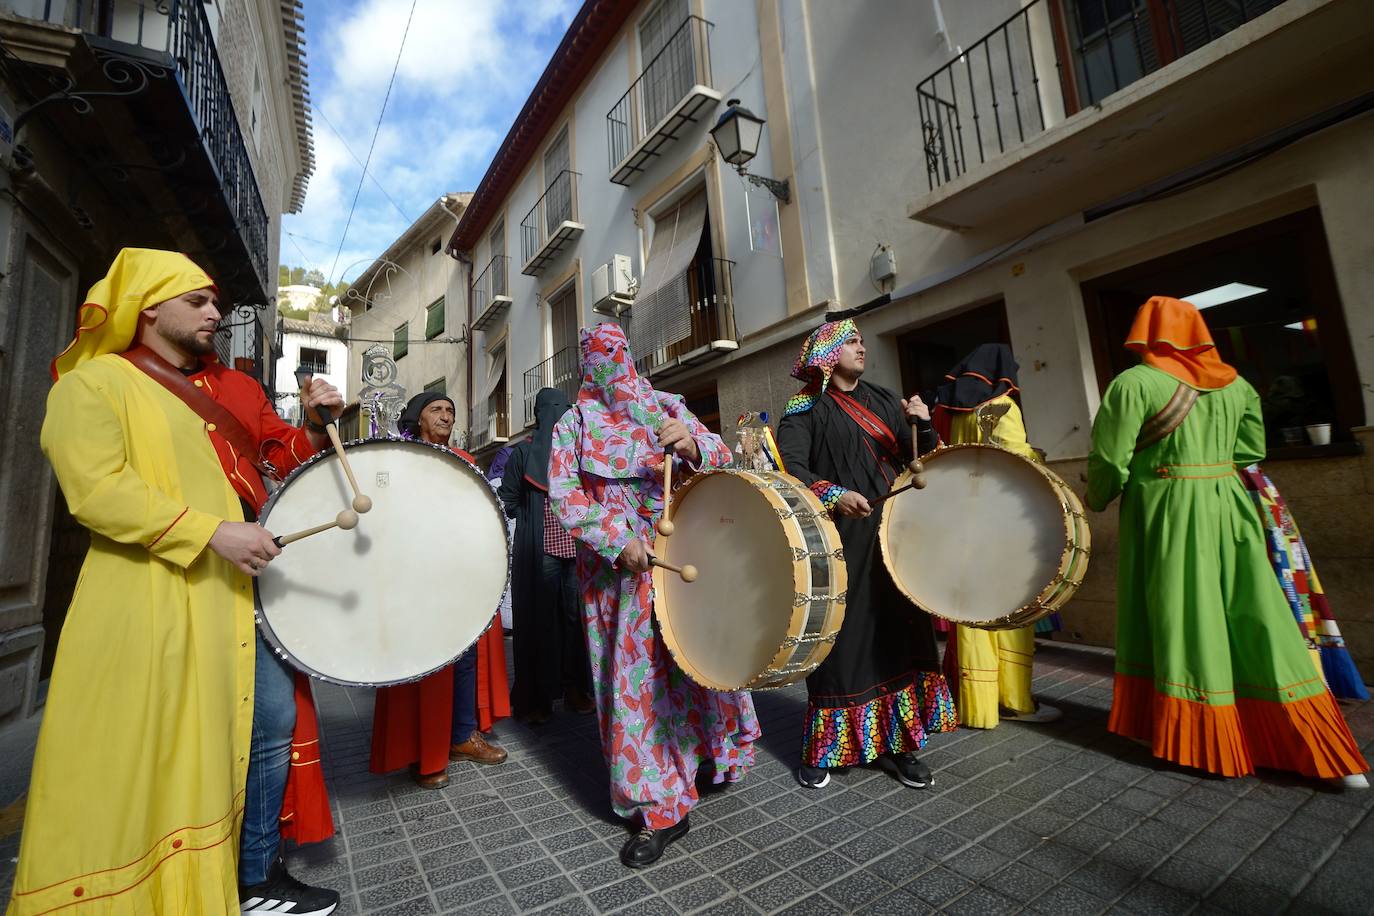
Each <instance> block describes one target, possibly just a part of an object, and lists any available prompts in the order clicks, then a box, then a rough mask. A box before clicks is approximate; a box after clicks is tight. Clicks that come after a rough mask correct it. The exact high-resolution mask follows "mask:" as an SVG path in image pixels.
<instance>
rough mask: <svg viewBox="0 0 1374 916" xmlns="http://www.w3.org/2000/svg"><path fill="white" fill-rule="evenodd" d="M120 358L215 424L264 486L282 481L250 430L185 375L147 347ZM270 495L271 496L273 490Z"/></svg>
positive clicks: (139, 348) (205, 419)
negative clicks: (269, 482) (252, 468)
mask: <svg viewBox="0 0 1374 916" xmlns="http://www.w3.org/2000/svg"><path fill="white" fill-rule="evenodd" d="M119 355H120V356H122V357H124V358H125V359H127V360H128V361H129V362H131V363H133V364H134V365H135V366H137V367H138V368H139V369H141V370H143V374H144V375H146V376H148V378H150V379H152V380H153V381H155V382H157V383H158V384H159V385H161V386H162V387H163V388H166V389H167V390H168V391H170V392H171V393H172V394H174V395H176V396H177V397H178V398H180V399H181V402H182V403H183V404H185V405H186V406H187V407H189V408H191V409H192V410H193V411H195V413H196V416H198V417H200V418H201V419H202V420H204V421H205V422H206V423H210V424H213V425H214V428H215V432H217V433H219V434H220V435H221V436H223V437H224V440H225V441H226V442H228V443H229V444H230V445H231V446H233V448H234V451H236V452H238V453H239V454H240V455H242V456H243V457H245V458H247V459H248V461H249V462H250V463H252V465H253V467H255V468H257V471H258V473H259V474H261V475H262V477H263V481H264V486H266V481H275V480H278V479H279V478H278V475H277V472H276V469H275V468H273V467H271V466H270V465H268V464H267V463H266V462H264V461H263V460H262V456H261V453H260V450H259V449H258V445H257V443H255V442H254V441H253V437H252V435H250V434H249V432H248V430H246V429H244V428H243V424H242V423H240V422H239V420H238V417H235V416H234V415H233V414H232V413H230V412H229V411H228V410H227V409H226V408H225V407H224V406H223V405H221V404H220V403H219V402H218V401H216V400H215V399H214V398H212V397H210V396H209V395H208V394H206V393H205V392H204V391H202V390H200V389H199V388H197V387H196V386H195V385H194V384H192V382H191V380H190V379H188V378H187V377H186V376H184V375H182V374H181V372H180V371H178V370H177V368H176V367H175V366H173V365H171V364H170V363H168V362H167V361H166V360H164V359H163V358H162V357H160V356H158V355H157V354H156V353H154V352H153V351H152V350H150V349H148V348H147V347H134V348H133V349H132V350H125V351H124V352H123V353H121V354H119ZM268 492H269V493H270V492H271V488H270V487H268Z"/></svg>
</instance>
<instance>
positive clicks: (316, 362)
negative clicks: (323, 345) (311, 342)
mask: <svg viewBox="0 0 1374 916" xmlns="http://www.w3.org/2000/svg"><path fill="white" fill-rule="evenodd" d="M300 360H301V368H302V369H309V370H310V371H311V372H313V373H314V374H315V375H328V374H329V352H328V351H326V350H317V349H315V348H314V347H301V355H300Z"/></svg>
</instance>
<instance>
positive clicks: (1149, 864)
mask: <svg viewBox="0 0 1374 916" xmlns="http://www.w3.org/2000/svg"><path fill="white" fill-rule="evenodd" d="M1036 674H1037V677H1036V680H1035V687H1036V692H1037V693H1038V695H1040V696H1041V697H1042V698H1044V699H1046V700H1048V701H1049V702H1052V703H1054V704H1055V705H1057V706H1059V707H1060V708H1062V709H1063V710H1064V713H1065V717H1064V719H1063V720H1062V721H1060V722H1057V723H1054V724H1052V725H1047V726H1045V725H1041V726H1036V725H1026V724H1019V723H1004V724H1003V725H1001V726H999V727H998V728H996V729H994V730H992V731H972V730H961V731H959V732H956V733H954V734H952V735H942V736H938V737H936V738H935V739H934V740H932V742H931V745H930V747H929V748H927V751H926V753H925V755H924V759H926V760H927V761H928V762H929V763H930V764H931V766H932V767H933V768H934V769H935V773H936V782H935V786H934V787H933V788H931V789H928V790H925V791H916V790H911V789H906V788H904V787H902V786H901V785H900V784H899V783H898V782H896V780H895V779H893V778H892V777H891V776H889V775H887V774H885V773H881V772H876V771H869V770H852V771H849V772H847V773H843V774H840V775H839V776H838V777H837V778H836V779H834V780H832V781H831V785H830V786H829V787H827V788H826V789H824V790H821V791H808V790H804V789H802V788H800V787H799V786H797V784H796V783H795V782H794V781H793V779H792V775H791V766H792V762H793V760H794V758H795V756H796V754H797V749H798V738H799V735H800V730H801V720H802V716H803V713H804V711H805V705H806V695H805V689H804V688H803V687H800V686H797V687H793V688H789V689H787V690H783V691H776V692H771V693H758V694H755V702H756V704H757V706H758V710H759V716H760V719H761V720H762V723H763V730H764V737H763V741H762V747H761V750H760V754H759V760H758V765H757V766H756V767H755V769H754V770H753V771H751V773H750V774H749V776H748V777H746V779H745V780H744V781H743V782H742V783H740V784H739V785H737V786H735V787H732V788H731V789H729V790H727V791H725V792H723V793H720V794H714V795H711V796H708V797H707V798H706V799H705V800H704V801H703V802H702V804H701V805H700V806H699V807H698V808H697V810H696V811H695V812H694V813H693V815H692V830H691V833H690V834H689V835H688V836H687V837H686V838H684V839H683V840H681V841H679V842H678V843H677V844H675V845H674V846H672V847H670V849H669V851H668V853H667V854H666V855H665V856H664V858H663V860H662V861H661V862H660V863H659V864H658V865H656V866H655V867H653V868H650V869H646V870H644V871H640V872H632V871H630V870H629V869H626V868H624V867H623V866H621V865H620V863H619V861H618V859H617V857H616V856H617V851H618V849H619V847H620V844H621V843H622V842H623V840H624V838H625V837H626V836H627V834H626V832H625V828H624V827H623V826H621V825H620V824H618V823H616V822H615V821H614V819H613V818H612V817H611V816H610V814H609V806H608V801H607V789H606V775H605V765H604V763H603V762H602V759H601V754H600V750H599V745H598V741H597V736H596V727H595V724H594V722H593V720H592V718H591V717H589V716H574V715H571V714H564V713H561V712H560V713H557V714H555V715H554V716H553V717H552V718H551V719H550V720H549V722H548V723H547V724H546V725H543V726H540V727H537V728H527V727H525V726H522V725H519V724H515V723H510V722H503V723H501V724H500V725H498V726H497V729H496V731H497V735H498V738H499V739H500V741H501V742H502V743H503V744H504V745H505V746H506V747H507V748H508V749H509V750H510V752H511V759H510V761H509V762H507V763H506V764H503V765H501V766H497V767H480V766H477V765H475V764H470V763H463V764H455V765H454V766H453V767H452V769H451V771H450V773H451V775H452V777H453V781H452V783H451V784H450V786H449V787H448V788H447V789H444V790H440V791H423V790H420V789H418V788H416V787H415V786H414V785H413V784H412V783H411V782H410V780H409V779H408V778H407V777H406V776H405V775H404V774H397V775H392V776H387V777H378V776H373V775H371V774H369V773H368V772H367V757H368V746H369V740H370V729H371V712H372V697H371V694H370V692H368V691H362V690H344V689H341V688H334V687H327V686H325V687H320V688H319V689H318V698H319V702H320V707H321V714H322V724H323V728H324V743H325V762H326V768H327V773H328V776H329V781H330V787H331V789H332V791H333V801H334V805H335V811H336V818H337V821H338V825H339V828H340V830H339V835H338V836H336V837H335V838H334V839H333V840H331V841H330V842H329V843H325V844H320V845H318V846H314V847H306V848H304V849H301V850H297V851H295V852H293V853H292V854H291V855H290V857H289V859H290V863H291V868H292V870H293V872H295V873H296V874H297V875H298V876H300V877H301V878H304V879H306V880H310V881H314V882H318V883H321V884H327V885H329V886H332V887H335V888H338V889H339V890H341V891H342V892H343V895H344V906H343V907H341V908H340V909H341V912H347V913H395V914H410V913H436V912H444V913H447V912H472V913H481V914H498V913H517V912H534V911H538V912H541V913H549V914H554V913H609V912H619V911H624V912H626V913H634V914H636V916H638V914H641V913H691V912H704V913H710V914H713V916H714V914H733V913H777V912H785V913H789V914H791V913H795V914H828V913H851V912H858V913H873V914H879V913H894V914H913V913H926V912H936V911H941V912H947V913H968V914H990V913H1015V912H1020V911H1025V912H1030V913H1048V914H1079V913H1083V914H1091V913H1100V912H1129V913H1144V914H1150V913H1167V914H1174V913H1187V912H1197V913H1222V912H1231V913H1240V914H1263V913H1282V912H1285V911H1288V912H1293V913H1302V914H1314V913H1352V914H1353V913H1369V912H1374V867H1371V866H1374V817H1371V815H1370V812H1371V809H1374V791H1366V792H1350V793H1343V792H1340V791H1338V790H1337V791H1330V790H1327V789H1325V788H1323V787H1321V786H1316V785H1313V784H1311V783H1307V782H1304V781H1300V780H1295V779H1289V778H1286V777H1279V776H1266V777H1265V778H1262V779H1256V778H1248V779H1240V780H1219V779H1209V778H1203V777H1199V776H1196V775H1191V774H1189V773H1186V772H1182V771H1180V770H1176V769H1174V768H1171V767H1166V766H1156V765H1155V763H1154V762H1153V760H1152V758H1151V757H1150V756H1149V754H1148V752H1147V751H1146V750H1145V749H1144V748H1142V747H1139V746H1137V745H1135V744H1133V743H1132V742H1129V741H1125V740H1122V739H1119V738H1116V737H1113V736H1110V735H1108V734H1106V731H1105V724H1106V713H1107V709H1108V707H1109V706H1110V704H1111V656H1110V654H1108V653H1105V652H1102V651H1098V650H1091V649H1081V648H1076V647H1068V646H1063V645H1055V644H1046V643H1041V644H1040V646H1039V649H1038V652H1037V658H1036ZM1344 709H1345V713H1346V716H1347V717H1348V719H1349V721H1350V724H1351V727H1352V728H1353V729H1354V731H1355V733H1356V735H1357V737H1358V738H1359V739H1360V742H1361V744H1362V746H1363V747H1364V748H1365V753H1366V756H1369V755H1370V754H1371V751H1374V704H1364V705H1351V706H1346V707H1344ZM3 738H4V735H3V733H0V746H3ZM9 766H10V764H9V759H8V755H6V757H5V758H4V759H3V761H0V769H5V768H8V767H9ZM2 784H3V782H0V785H2ZM7 801H8V799H5V798H0V807H3V804H5V803H7ZM14 844H15V838H13V837H11V838H9V839H0V856H3V857H2V858H0V889H3V892H4V893H6V894H7V888H8V884H9V882H10V881H11V879H12V875H13V868H14V865H13V861H12V859H13V855H14V851H13V850H14V848H15V847H14Z"/></svg>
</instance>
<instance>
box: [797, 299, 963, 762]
mask: <svg viewBox="0 0 1374 916" xmlns="http://www.w3.org/2000/svg"><path fill="white" fill-rule="evenodd" d="M864 357H865V353H864V345H863V337H862V336H861V335H860V334H859V330H858V328H857V327H856V326H855V325H854V322H853V321H852V320H850V319H845V320H843V321H832V322H828V323H826V324H823V325H821V327H819V328H817V329H816V331H815V332H813V333H812V334H811V336H810V337H809V338H807V340H806V343H805V344H804V345H803V346H802V351H801V355H800V356H799V357H798V359H797V363H796V365H795V366H793V368H792V375H793V376H795V377H796V378H799V379H801V380H803V381H805V382H806V387H804V388H803V389H802V390H801V391H800V392H798V393H797V394H796V395H794V396H793V397H792V399H791V400H789V401H788V402H787V409H786V411H785V415H784V417H783V420H782V423H781V424H779V427H778V449H779V451H780V452H781V453H782V460H783V465H784V468H785V470H786V472H787V473H788V474H791V475H792V476H793V477H796V478H797V479H799V480H800V481H801V482H802V483H804V484H806V485H807V486H808V487H810V488H811V490H812V492H813V493H815V494H816V496H817V497H818V498H819V499H820V500H821V502H822V503H823V504H824V505H825V507H826V509H828V510H829V511H830V514H831V517H832V518H833V519H834V521H835V527H836V528H838V529H839V532H840V540H841V542H842V544H843V546H844V556H845V563H846V565H847V566H848V571H849V593H848V601H847V604H846V607H845V617H844V625H843V626H842V627H841V628H840V634H839V637H838V638H837V639H836V640H835V648H834V649H833V650H832V651H831V653H830V655H829V656H828V657H827V658H826V660H825V661H824V662H823V663H822V664H821V666H820V667H819V668H817V669H816V670H815V671H814V672H813V673H812V674H811V676H810V677H808V678H807V679H806V688H807V694H808V708H807V718H806V731H805V734H804V735H803V738H802V759H801V766H800V767H799V768H798V770H797V774H796V775H797V781H798V782H800V783H801V784H802V785H803V786H806V787H807V788H812V789H820V788H823V787H824V786H826V785H827V784H828V783H829V782H830V772H829V771H830V770H832V769H835V768H839V767H849V766H856V765H860V764H868V763H874V762H876V763H877V764H878V765H879V766H881V767H883V768H884V769H887V770H890V771H891V772H893V773H894V774H895V775H896V776H897V778H898V779H899V780H901V782H902V783H903V784H904V785H907V786H910V787H912V788H917V789H921V788H925V787H926V786H928V785H930V784H931V783H932V782H933V777H932V776H931V772H930V768H929V767H928V766H926V765H925V764H924V763H922V762H921V761H919V760H918V759H917V758H916V753H915V752H916V751H917V750H919V749H920V748H921V747H922V746H924V745H925V743H926V739H927V737H928V736H929V735H930V734H932V733H934V732H942V731H952V730H953V729H955V728H957V727H958V718H957V717H956V715H955V712H954V703H953V700H952V699H951V698H950V694H949V686H948V685H947V684H946V682H945V678H944V675H942V674H941V673H940V659H939V652H938V649H937V648H936V643H935V630H934V627H933V626H932V624H931V620H930V617H929V616H928V615H927V614H925V613H924V612H922V611H920V610H918V609H917V608H916V607H914V606H913V605H912V604H911V603H910V602H909V601H908V600H907V599H906V597H905V596H903V595H902V593H901V592H900V591H898V589H897V587H896V585H895V584H893V582H892V577H891V576H890V575H889V574H888V571H887V568H886V567H885V566H884V565H883V562H882V559H881V557H880V556H879V552H878V521H879V515H878V514H877V513H876V512H874V511H873V508H872V507H871V505H870V504H869V500H871V499H875V498H877V497H878V496H881V495H882V494H884V493H886V492H887V491H888V490H889V489H891V487H892V482H893V481H894V480H895V479H896V477H897V475H898V474H899V473H900V472H901V470H902V469H903V468H904V467H905V466H906V464H907V462H909V461H910V459H911V457H912V456H913V452H912V446H913V428H914V432H915V444H916V445H917V446H919V448H920V451H921V452H926V451H929V450H930V449H932V448H934V447H935V445H936V443H937V441H938V437H937V436H936V434H935V431H934V429H933V427H932V426H931V424H930V411H929V410H928V409H927V408H926V405H925V404H923V403H922V402H921V399H920V398H919V397H917V396H915V395H913V396H912V397H911V398H910V399H909V400H908V399H902V398H899V397H898V396H897V395H895V394H893V393H892V392H890V391H888V390H887V389H885V388H880V387H878V386H877V385H871V384H869V383H868V382H864V381H861V380H860V376H862V375H863V371H864ZM912 498H919V497H912Z"/></svg>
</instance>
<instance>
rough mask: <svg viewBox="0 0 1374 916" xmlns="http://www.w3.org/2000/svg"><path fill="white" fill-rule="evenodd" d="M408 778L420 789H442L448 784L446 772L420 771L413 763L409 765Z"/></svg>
mask: <svg viewBox="0 0 1374 916" xmlns="http://www.w3.org/2000/svg"><path fill="white" fill-rule="evenodd" d="M410 778H411V779H413V780H415V784H416V785H417V786H419V787H420V788H422V789H442V788H443V787H444V786H446V785H448V773H446V772H444V771H443V770H440V771H439V772H438V773H421V772H420V768H419V767H417V766H415V765H414V764H411V765H410Z"/></svg>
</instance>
